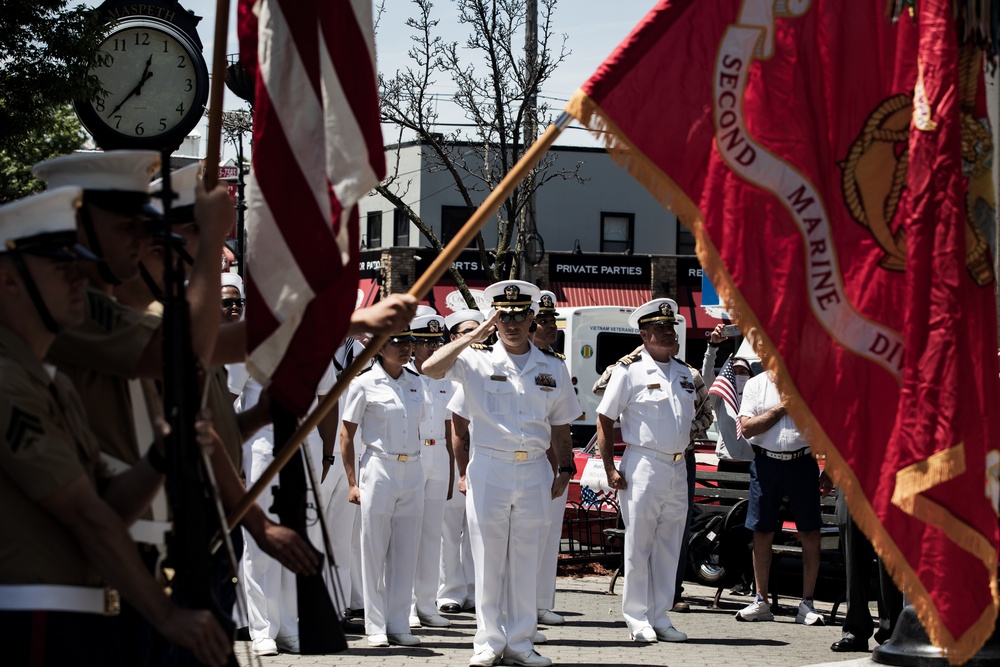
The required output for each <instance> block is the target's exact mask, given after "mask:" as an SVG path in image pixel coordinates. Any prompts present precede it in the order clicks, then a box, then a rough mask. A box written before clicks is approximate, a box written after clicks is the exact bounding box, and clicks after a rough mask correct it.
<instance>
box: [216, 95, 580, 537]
mask: <svg viewBox="0 0 1000 667" xmlns="http://www.w3.org/2000/svg"><path fill="white" fill-rule="evenodd" d="M571 120H572V116H570V115H569V114H567V113H565V112H564V113H563V114H562V115H560V116H559V118H557V119H556V120H555V121H554V122H553V123H552V124H551V125H549V127H548V128H547V129H546V130H545V133H544V134H542V136H541V137H539V138H538V141H536V142H535V143H534V144H532V145H531V148H529V149H528V150H527V151H525V153H524V155H523V156H521V159H520V160H518V162H517V164H515V165H514V168H513V169H511V170H510V171H509V172H508V173H507V175H506V176H505V177H504V179H503V180H502V181H500V183H499V185H497V187H496V189H495V190H493V192H491V193H490V195H489V197H487V198H486V201H484V202H483V203H482V204H481V205H480V206H479V208H478V209H476V212H475V213H473V215H472V217H471V218H469V221H468V222H466V223H465V225H464V226H463V227H462V228H461V229H460V230H459V231H458V233H457V234H456V235H455V238H453V239H452V240H451V242H450V243H449V244H448V245H447V246H445V248H444V250H442V251H441V253H440V254H439V255H438V257H437V259H436V260H434V263H433V264H431V265H430V267H428V269H427V271H425V272H424V274H423V275H422V276H420V278H419V279H418V280H417V282H415V283H414V284H413V287H411V288H410V291H409V293H410V294H412V295H413V296H415V297H416V298H417V299H422V298H423V297H424V295H426V294H427V293H428V292H429V291H430V290H431V288H432V287H434V285H435V284H436V283H437V281H438V280H440V279H441V276H443V275H444V272H445V271H447V270H448V268H449V267H450V266H451V265H452V263H454V261H455V260H456V259H457V258H458V256H459V254H460V253H461V252H462V251H463V250H465V248H467V247H468V246H469V244H470V243H472V241H473V239H475V237H476V234H477V233H479V230H480V229H482V228H483V226H484V225H485V224H486V221H487V220H489V219H490V218H491V217H493V215H494V214H495V213H496V212H497V210H499V208H500V205H501V204H503V201H504V200H505V199H506V198H507V197H508V196H509V195H510V193H511V192H512V191H513V190H514V188H515V187H517V185H518V184H519V183H520V182H521V181H523V180H524V179H525V177H527V175H528V172H529V171H531V169H532V168H533V167H534V166H535V165H536V164H537V163H538V161H539V160H541V159H542V157H543V156H544V155H545V153H547V152H548V150H549V148H551V147H552V144H553V143H555V140H556V137H558V136H559V133H560V132H562V130H563V128H565V127H566V126H567V125H569V122H570V121H571ZM388 339H389V336H388V335H382V336H378V337H376V338H374V339H372V340H371V341H370V342H369V343H368V346H367V347H366V348H365V351H364V352H362V353H361V354H360V355H358V356H357V357H355V359H354V361H353V362H352V363H351V365H350V366H348V367H347V369H346V370H344V372H343V373H342V374H341V375H340V379H338V380H337V384H336V385H334V387H333V389H332V390H331V391H330V393H329V394H327V395H326V396H324V397H323V400H322V401H320V403H319V405H317V406H316V409H315V410H313V411H312V413H310V414H309V415H308V416H307V417H306V419H305V420H304V421H303V422H302V423H301V424H300V425H299V428H298V429H297V430H296V431H295V433H293V434H292V437H291V443H290V446H288V447H284V448H282V449H281V451H280V452H279V453H278V454H277V455H276V456H275V459H274V461H272V462H271V464H270V465H269V466H268V467H267V468H266V469H265V470H264V472H263V473H262V474H261V476H260V477H259V478H258V479H257V481H256V482H254V484H253V486H251V487H250V488H249V489H248V490H247V492H246V495H245V496H244V497H243V500H242V501H241V502H240V504H239V505H237V507H236V509H234V510H233V511H232V512H231V513H230V514H229V517H228V520H229V530H232V529H234V528H235V527H236V526H237V525H238V524H239V522H240V521H241V520H242V519H243V517H244V516H245V515H246V513H247V512H248V511H249V510H250V508H251V507H252V506H253V504H254V503H255V502H257V498H259V497H260V495H261V494H262V493H263V492H264V490H266V489H267V488H268V487H269V486H270V484H271V481H272V480H273V479H274V478H275V476H276V475H277V474H278V471H280V470H281V469H282V468H283V467H284V466H285V464H286V463H288V461H289V460H290V459H291V458H292V456H293V455H294V454H295V453H297V452H298V451H299V447H300V446H301V444H302V441H303V440H305V438H306V435H308V434H309V432H310V431H312V430H313V429H314V428H316V426H317V425H319V423H320V422H321V421H322V420H323V418H324V417H326V415H327V413H329V412H330V410H332V409H333V407H334V405H336V404H337V400H338V399H339V398H340V395H341V394H343V393H344V391H345V390H346V389H347V385H349V384H350V383H351V380H352V379H354V377H355V376H356V375H357V374H358V373H360V372H361V371H362V370H364V369H365V367H366V366H367V365H368V362H369V361H371V360H372V358H373V357H374V356H375V354H376V353H377V352H378V350H379V349H381V347H382V346H383V345H384V344H385V342H386V341H387V340H388ZM215 548H217V546H213V551H214V549H215Z"/></svg>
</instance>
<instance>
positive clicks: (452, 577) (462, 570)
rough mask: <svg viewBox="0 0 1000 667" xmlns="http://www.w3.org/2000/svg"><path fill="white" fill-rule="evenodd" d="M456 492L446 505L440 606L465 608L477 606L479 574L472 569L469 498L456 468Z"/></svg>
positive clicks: (438, 593) (442, 544)
mask: <svg viewBox="0 0 1000 667" xmlns="http://www.w3.org/2000/svg"><path fill="white" fill-rule="evenodd" d="M454 486H455V488H454V491H453V492H452V496H451V500H447V501H445V504H444V521H443V528H442V533H441V567H440V572H439V574H438V576H439V578H440V581H441V584H440V585H439V586H438V591H437V602H438V606H441V605H445V604H457V605H459V606H462V607H466V606H474V605H475V603H476V572H475V569H474V568H473V566H472V548H471V545H470V543H469V528H468V523H467V522H466V516H465V495H464V494H462V493H461V492H460V491H459V490H458V468H457V467H456V469H455V483H454Z"/></svg>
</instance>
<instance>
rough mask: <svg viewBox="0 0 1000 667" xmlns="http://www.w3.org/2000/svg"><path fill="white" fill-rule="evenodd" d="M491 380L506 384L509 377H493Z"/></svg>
mask: <svg viewBox="0 0 1000 667" xmlns="http://www.w3.org/2000/svg"><path fill="white" fill-rule="evenodd" d="M490 379H491V380H496V381H497V382H506V381H507V376H506V375H491V376H490Z"/></svg>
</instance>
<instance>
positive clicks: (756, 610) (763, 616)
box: [736, 596, 774, 621]
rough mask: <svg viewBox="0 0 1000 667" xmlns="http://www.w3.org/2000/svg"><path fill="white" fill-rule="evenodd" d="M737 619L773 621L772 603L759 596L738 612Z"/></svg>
mask: <svg viewBox="0 0 1000 667" xmlns="http://www.w3.org/2000/svg"><path fill="white" fill-rule="evenodd" d="M736 620H737V621H773V620H774V614H772V613H771V605H770V603H768V602H765V601H764V600H762V599H761V598H760V596H757V597H756V598H755V599H754V601H753V602H751V603H750V604H749V605H747V606H746V607H744V608H743V609H740V610H739V611H738V612H736Z"/></svg>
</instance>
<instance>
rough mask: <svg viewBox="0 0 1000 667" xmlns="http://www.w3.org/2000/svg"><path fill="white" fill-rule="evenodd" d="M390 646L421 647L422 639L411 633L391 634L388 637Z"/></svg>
mask: <svg viewBox="0 0 1000 667" xmlns="http://www.w3.org/2000/svg"><path fill="white" fill-rule="evenodd" d="M386 638H387V639H388V640H389V643H390V644H398V645H399V646H419V645H420V637H418V636H416V635H411V634H410V633H409V632H390V633H389V634H387V635H386Z"/></svg>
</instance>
